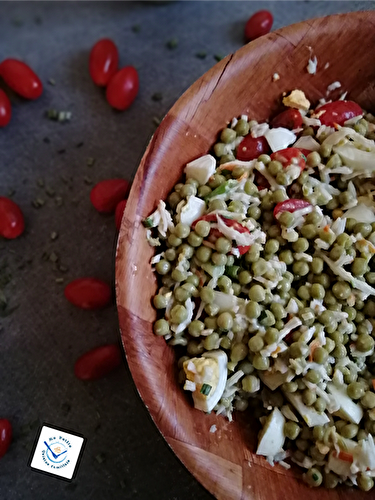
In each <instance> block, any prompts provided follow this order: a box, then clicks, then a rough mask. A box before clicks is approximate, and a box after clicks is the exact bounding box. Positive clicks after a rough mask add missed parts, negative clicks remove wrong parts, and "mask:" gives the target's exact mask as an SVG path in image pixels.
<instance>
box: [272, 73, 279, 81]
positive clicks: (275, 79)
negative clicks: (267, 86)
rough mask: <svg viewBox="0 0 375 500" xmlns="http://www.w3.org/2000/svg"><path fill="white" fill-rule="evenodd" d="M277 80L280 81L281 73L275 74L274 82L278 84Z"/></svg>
mask: <svg viewBox="0 0 375 500" xmlns="http://www.w3.org/2000/svg"><path fill="white" fill-rule="evenodd" d="M277 80H280V75H279V73H274V74H273V76H272V81H273V82H277Z"/></svg>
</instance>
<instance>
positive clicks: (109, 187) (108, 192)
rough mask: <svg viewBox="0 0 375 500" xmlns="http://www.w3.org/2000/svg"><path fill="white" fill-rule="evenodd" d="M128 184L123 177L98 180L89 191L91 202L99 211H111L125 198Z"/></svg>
mask: <svg viewBox="0 0 375 500" xmlns="http://www.w3.org/2000/svg"><path fill="white" fill-rule="evenodd" d="M129 188H130V184H129V182H128V181H126V180H124V179H106V180H104V181H100V182H98V184H96V185H95V186H94V187H93V188H92V190H91V193H90V200H91V203H92V204H93V205H94V207H95V208H96V210H97V211H98V212H101V213H111V212H114V211H115V210H116V207H117V205H118V203H120V201H121V200H123V199H124V198H126V196H127V194H128V192H129Z"/></svg>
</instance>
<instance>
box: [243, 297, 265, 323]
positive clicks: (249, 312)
mask: <svg viewBox="0 0 375 500" xmlns="http://www.w3.org/2000/svg"><path fill="white" fill-rule="evenodd" d="M245 311H246V316H247V317H248V318H250V319H256V318H259V316H260V314H261V312H262V309H261V307H260V305H259V304H258V303H257V302H254V301H253V300H251V301H250V302H248V303H247V304H246V309H245Z"/></svg>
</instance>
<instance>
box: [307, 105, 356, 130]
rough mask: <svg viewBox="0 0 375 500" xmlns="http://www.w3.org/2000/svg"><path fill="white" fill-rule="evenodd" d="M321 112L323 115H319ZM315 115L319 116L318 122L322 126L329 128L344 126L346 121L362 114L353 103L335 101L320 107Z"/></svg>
mask: <svg viewBox="0 0 375 500" xmlns="http://www.w3.org/2000/svg"><path fill="white" fill-rule="evenodd" d="M322 111H325V113H322V114H320V113H321V112H322ZM315 114H317V115H318V116H319V120H320V122H321V124H322V125H328V126H330V127H332V126H334V124H335V123H336V124H337V125H344V122H346V120H350V118H354V117H355V116H359V115H362V114H363V111H362V108H361V106H359V105H358V104H357V103H356V102H353V101H335V102H329V103H328V104H324V105H323V106H320V107H319V108H318V109H317V110H316V111H315Z"/></svg>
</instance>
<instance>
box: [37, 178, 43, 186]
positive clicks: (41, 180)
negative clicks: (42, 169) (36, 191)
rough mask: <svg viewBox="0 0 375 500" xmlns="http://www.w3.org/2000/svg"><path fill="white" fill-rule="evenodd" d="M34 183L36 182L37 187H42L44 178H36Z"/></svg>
mask: <svg viewBox="0 0 375 500" xmlns="http://www.w3.org/2000/svg"><path fill="white" fill-rule="evenodd" d="M36 183H37V185H38V186H39V187H44V180H43V179H38V180H37V181H36Z"/></svg>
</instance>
